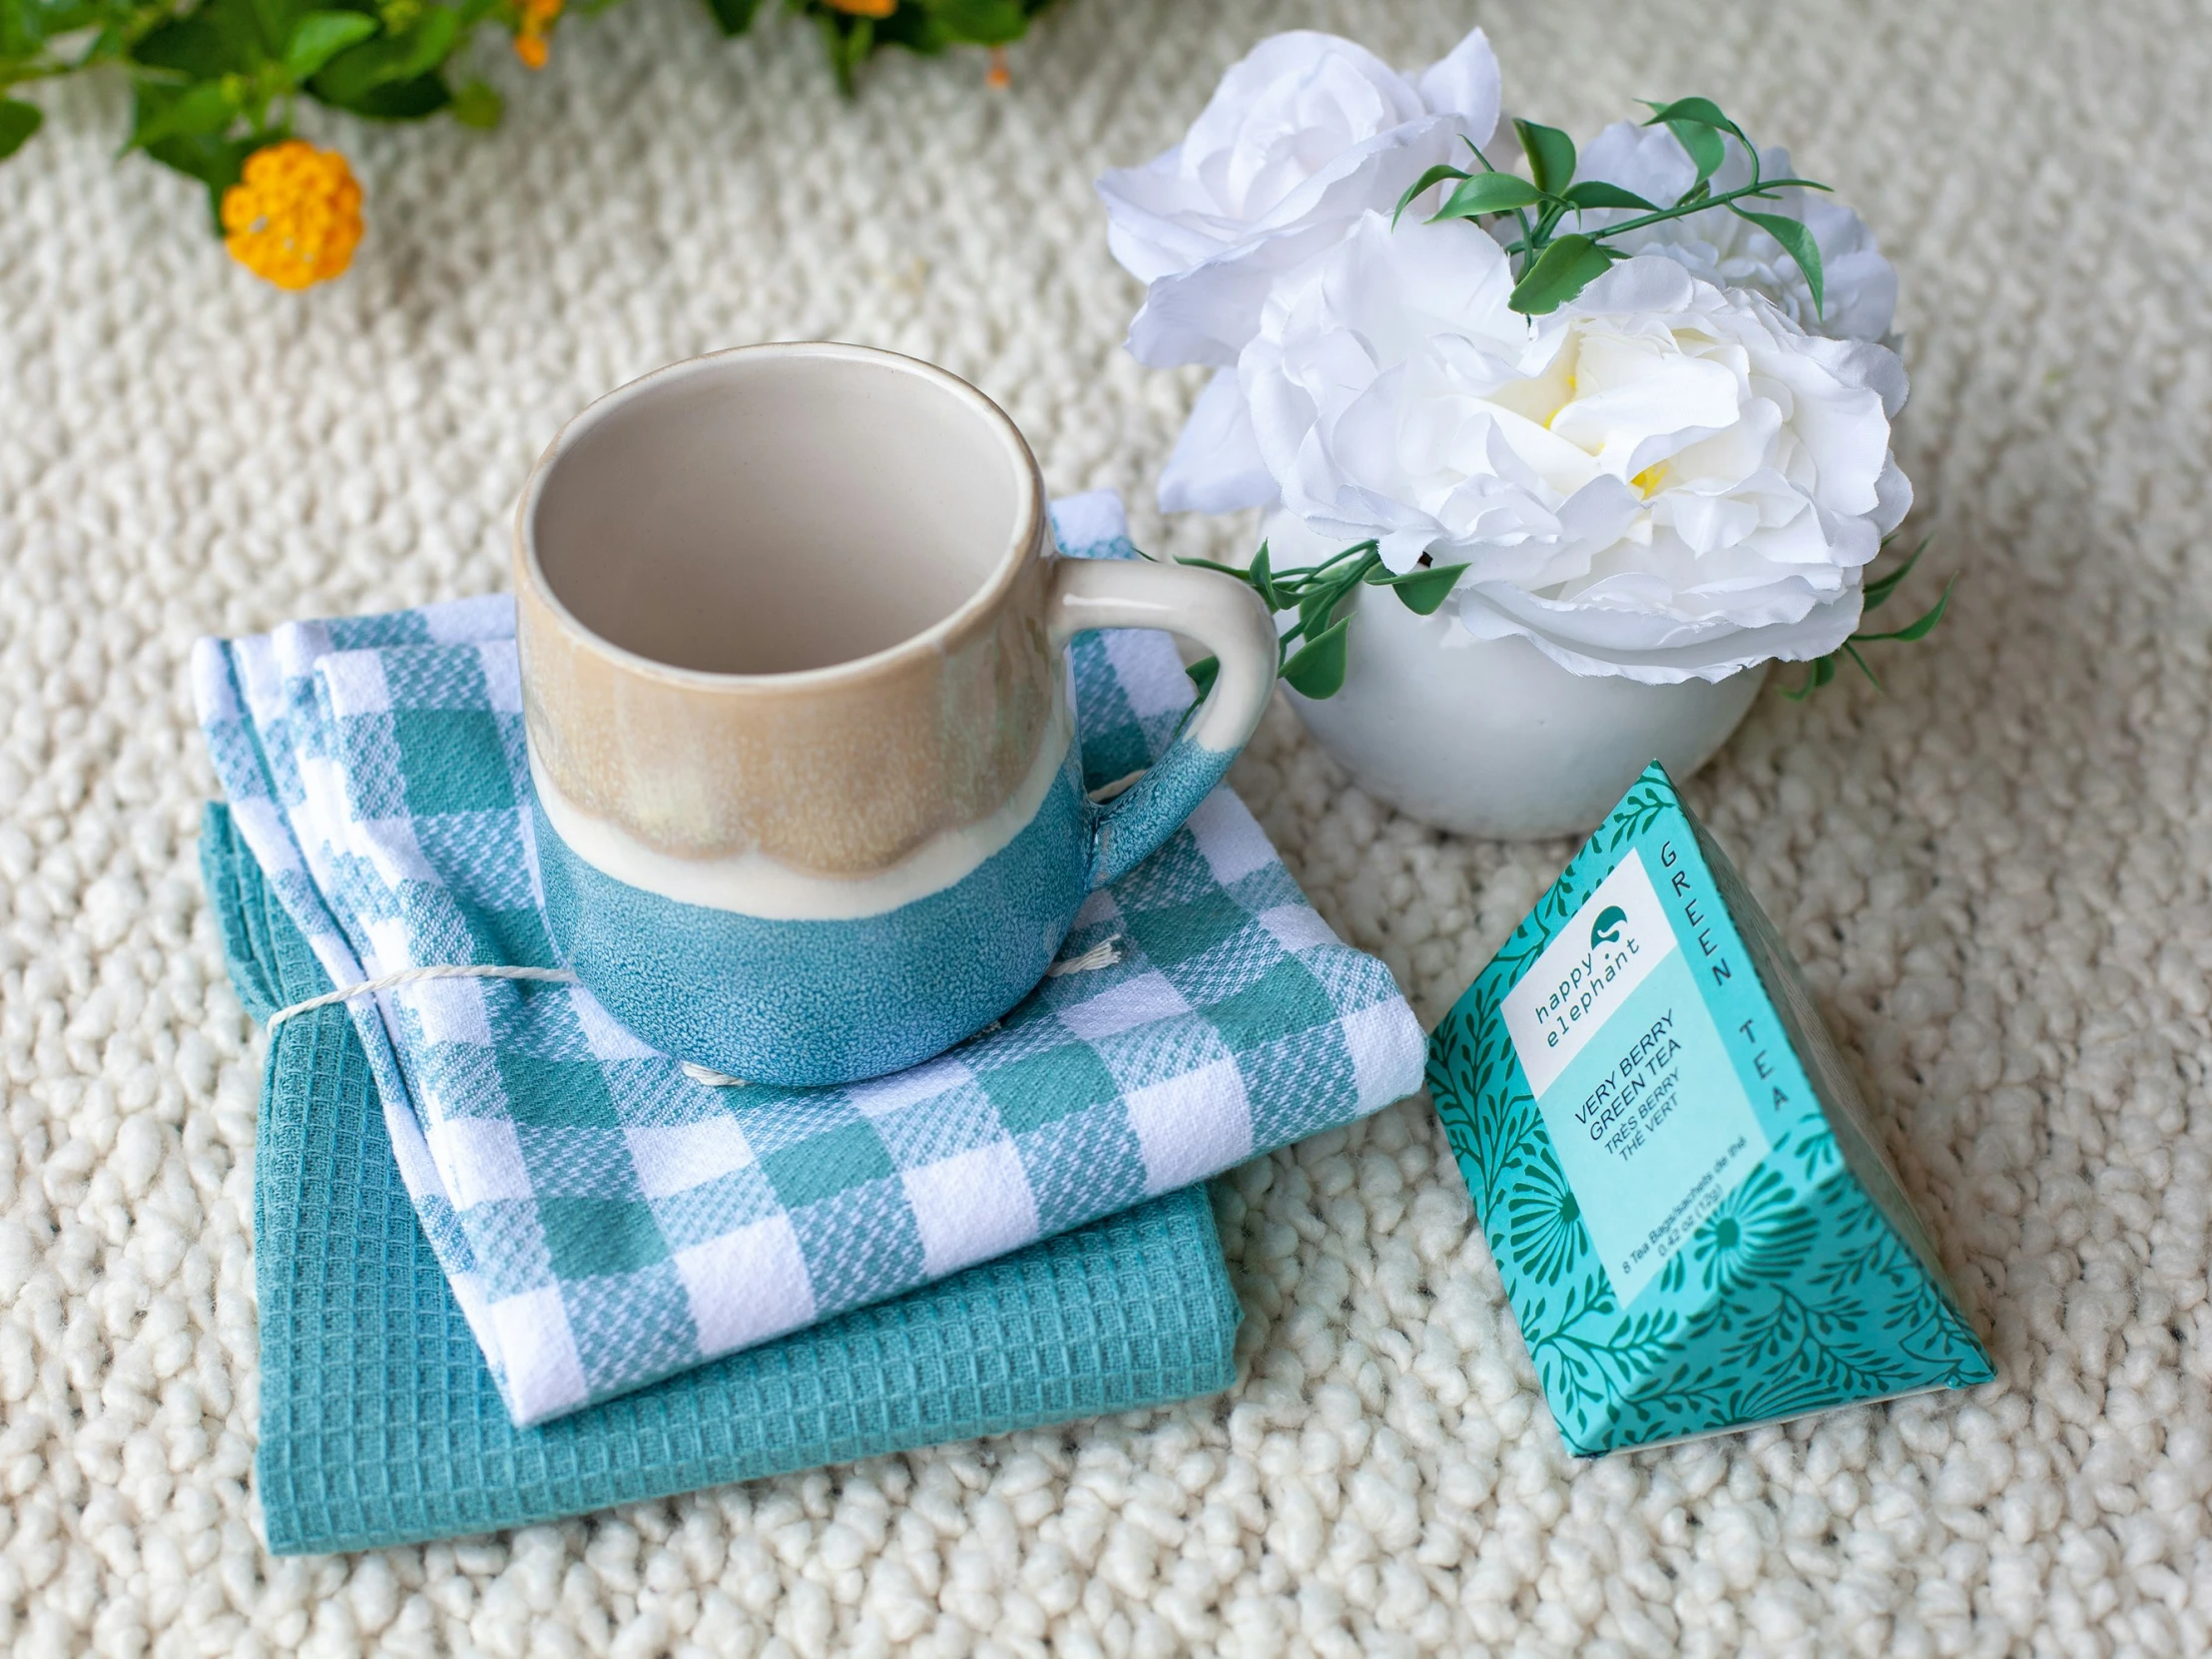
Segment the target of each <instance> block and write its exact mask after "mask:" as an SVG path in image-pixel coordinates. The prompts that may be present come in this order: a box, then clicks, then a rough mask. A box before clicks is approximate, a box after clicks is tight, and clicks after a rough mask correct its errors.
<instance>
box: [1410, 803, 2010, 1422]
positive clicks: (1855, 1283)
mask: <svg viewBox="0 0 2212 1659" xmlns="http://www.w3.org/2000/svg"><path fill="white" fill-rule="evenodd" d="M1428 1081H1429V1088H1430V1092H1431V1094H1432V1095H1433V1097H1434V1099H1435V1102H1436V1110H1437V1113H1438V1115H1439V1116H1440V1117H1441V1118H1442V1119H1443V1123H1444V1129H1445V1132H1446V1134H1447V1136H1448V1138H1449V1139H1450V1142H1451V1147H1452V1151H1453V1152H1454V1154H1456V1156H1457V1158H1458V1161H1459V1168H1460V1171H1461V1173H1462V1174H1463V1175H1465V1177H1466V1182H1467V1190H1468V1192H1469V1193H1470V1194H1471V1195H1472V1197H1473V1199H1474V1211H1475V1216H1476V1218H1477V1220H1479V1221H1480V1223H1481V1225H1482V1231H1483V1233H1484V1235H1485V1236H1486V1237H1487V1238H1488V1240H1489V1243H1490V1250H1491V1253H1492V1255H1494V1256H1495V1257H1496V1259H1497V1265H1498V1272H1499V1273H1500V1275H1502V1277H1503V1279H1504V1282H1505V1293H1506V1296H1507V1298H1508V1299H1509V1300H1510V1301H1511V1303H1512V1305H1513V1313H1514V1315H1515V1317H1516V1318H1517V1319H1518V1320H1519V1322H1520V1328H1521V1335H1522V1337H1523V1339H1524V1340H1525V1341H1526V1342H1527V1344H1528V1351H1529V1355H1530V1357H1531V1358H1532V1359H1533V1360H1534V1362H1535V1366H1536V1373H1537V1376H1538V1377H1539V1378H1540V1379H1541V1381H1542V1383H1543V1388H1544V1396H1545V1398H1546V1399H1547V1400H1549V1401H1550V1404H1551V1412H1552V1415H1553V1417H1554V1418H1555V1419H1557V1421H1558V1424H1559V1431H1560V1433H1561V1435H1562V1436H1563V1437H1564V1438H1565V1440H1566V1442H1567V1445H1568V1446H1569V1448H1570V1449H1572V1450H1573V1451H1574V1452H1576V1453H1577V1454H1578V1455H1581V1456H1595V1455H1597V1454H1598V1453H1600V1452H1606V1451H1617V1450H1620V1449H1621V1448H1623V1447H1626V1446H1635V1445H1647V1444H1650V1443H1652V1442H1653V1441H1658V1440H1671V1439H1679V1438H1682V1437H1685V1436H1688V1435H1694V1434H1703V1433H1710V1432H1714V1431H1716V1430H1720V1429H1726V1428H1736V1427H1742V1426H1746V1425H1749V1424H1752V1423H1757V1422H1767V1421H1772V1420H1774V1419H1776V1418H1780V1417H1787V1416H1795V1415H1798V1414H1800V1413H1803V1412H1806V1411H1813V1410H1819V1409H1822V1408H1824V1407H1828V1406H1834V1405H1844V1404H1849V1403H1852V1402H1854V1401H1860V1400H1870V1399H1882V1398H1888V1397H1892V1396H1895V1395H1898V1394H1905V1393H1915V1392H1919V1391H1922V1390H1924V1389H1930V1388H1945V1387H1962V1386H1964V1385H1966V1384H1968V1383H1983V1382H1986V1381H1988V1380H1989V1379H1990V1378H1991V1377H1992V1376H1994V1375H1995V1374H1994V1372H1993V1371H1992V1369H1991V1367H1990V1365H1989V1359H1988V1356H1987V1355H1986V1354H1985V1353H1984V1352H1983V1351H1982V1347H1981V1344H1980V1342H1979V1341H1978V1340H1977V1339H1976V1337H1975V1336H1974V1333H1973V1330H1972V1328H1971V1326H1970V1325H1968V1323H1967V1322H1966V1320H1965V1318H1964V1317H1963V1316H1962V1315H1961V1313H1960V1311H1959V1305H1958V1301H1957V1298H1956V1296H1955V1295H1954V1294H1953V1293H1952V1291H1951V1290H1950V1288H1949V1286H1948V1285H1947V1284H1945V1283H1944V1280H1943V1277H1942V1273H1941V1271H1940V1269H1939V1268H1938V1266H1937V1264H1936V1251H1935V1247H1934V1246H1933V1245H1932V1244H1931V1243H1930V1241H1929V1237H1928V1234H1927V1233H1926V1231H1925V1230H1924V1229H1923V1228H1922V1226H1921V1223H1920V1220H1919V1218H1918V1217H1916V1216H1915V1215H1914V1213H1913V1210H1912V1207H1911V1206H1910V1205H1909V1204H1908V1203H1907V1201H1906V1197H1905V1194H1904V1192H1903V1190H1902V1189H1901V1188H1900V1187H1899V1185H1898V1181H1897V1177H1896V1176H1895V1175H1894V1174H1893V1173H1892V1172H1891V1170H1890V1167H1889V1165H1888V1163H1887V1161H1886V1160H1885V1159H1884V1157H1883V1155H1882V1153H1881V1151H1880V1149H1879V1147H1878V1145H1877V1142H1876V1140H1875V1138H1874V1136H1873V1135H1872V1134H1871V1133H1870V1132H1869V1130H1868V1128H1867V1126H1866V1114H1865V1107H1864V1105H1863V1104H1862V1102H1861V1100H1860V1098H1859V1093H1858V1090H1857V1089H1856V1087H1855V1086H1854V1085H1853V1083H1852V1080H1851V1075H1850V1073H1849V1072H1848V1071H1847V1070H1846V1069H1845V1067H1844V1064H1843V1061H1842V1058H1841V1057H1840V1056H1839V1055H1838V1053H1837V1052H1836V1047H1835V1044H1834V1043H1833V1042H1832V1041H1831V1040H1830V1038H1829V1035H1828V1032H1827V1031H1826V1029H1825V1028H1824V1027H1823V1026H1822V1024H1821V1021H1820V1016H1819V1014H1818V1013H1817V1011H1816V1010H1815V1008H1814V1006H1813V1002H1812V999H1811V997H1810V995H1809V994H1808V992H1807V991H1806V988H1805V984H1804V981H1803V979H1802V978H1801V977H1800V976H1799V973H1798V968H1797V964H1796V963H1795V962H1794V961H1792V960H1791V957H1790V953H1789V951H1788V949H1787V948H1786V947H1785V946H1784V945H1783V943H1782V940H1781V938H1780V936H1779V935H1778V934H1777V933H1776V932H1775V930H1774V925H1773V923H1772V922H1770V921H1769V920H1768V919H1767V917H1766V914H1765V912H1764V911H1762V910H1761V909H1760V907H1759V904H1758V901H1757V900H1756V899H1754V898H1753V897H1752V896H1751V893H1750V891H1749V890H1748V889H1747V888H1746V887H1745V886H1744V884H1743V881H1742V878H1741V877H1739V876H1738V875H1737V873H1736V871H1735V869H1734V868H1733V867H1732V866H1731V865H1730V864H1729V862H1728V859H1727V857H1726V855H1724V854H1723V853H1722V852H1721V850H1720V848H1719V847H1718V846H1717V845H1716V844H1714V842H1713V840H1712V838H1711V837H1710V836H1709V835H1707V834H1706V833H1705V831H1704V830H1703V829H1702V828H1701V827H1700V826H1699V825H1698V824H1697V823H1696V821H1695V820H1693V819H1692V818H1691V817H1690V814H1689V812H1688V810H1687V809H1686V808H1685V807H1684V806H1683V804H1682V801H1681V798H1680V797H1679V796H1678V795H1677V794H1676V793H1675V789H1674V785H1673V783H1672V782H1671V781H1670V780H1669V779H1668V777H1667V775H1666V772H1665V771H1664V770H1663V769H1662V768H1661V767H1659V766H1658V765H1657V764H1656V763H1654V764H1653V765H1652V766H1651V767H1650V768H1649V769H1647V770H1646V771H1645V773H1644V775H1643V776H1642V778H1640V779H1639V780H1637V783H1636V786H1635V788H1633V789H1632V790H1630V791H1629V793H1628V795H1627V796H1626V798H1625V799H1623V800H1622V801H1621V803H1620V805H1619V806H1617V807H1615V808H1614V809H1613V812H1612V814H1611V816H1610V817H1608V818H1607V819H1606V821H1605V822H1604V823H1603V824H1602V825H1600V826H1599V827H1598V830H1597V833H1596V834H1594V835H1593V836H1591V838H1590V840H1589V842H1588V843H1587V844H1586V845H1585V846H1584V847H1583V848H1582V850H1581V851H1580V852H1579V853H1577V854H1576V856H1575V858H1574V861H1573V862H1572V863H1570V864H1568V866H1567V868H1566V871H1565V873H1563V874H1562V875H1561V876H1560V877H1559V879H1558V880H1557V881H1556V882H1555V883H1553V885H1552V888H1551V890H1550V891H1549V892H1548V893H1546V894H1545V895H1544V897H1543V900H1542V902H1540V903H1539V904H1538V905H1537V906H1536V908H1535V909H1534V910H1533V911H1532V912H1531V913H1530V914H1529V915H1528V917H1527V918H1526V919H1525V920H1523V921H1522V922H1521V924H1520V926H1519V928H1518V929H1516V930H1515V932H1514V934H1513V936H1512V938H1511V939H1510V940H1508V941H1507V943H1506V945H1505V948H1504V949H1502V950H1500V951H1499V952H1498V954H1497V957H1496V959H1495V960H1493V961H1492V962H1491V963H1490V965H1489V966H1488V967H1487V968H1485V969H1484V970H1483V971H1482V974H1481V976H1480V977H1479V978H1477V979H1476V980H1475V982H1474V984H1473V985H1472V986H1470V987H1469V988H1468V990H1467V993H1466V994H1465V995H1464V996H1462V997H1461V998H1460V999H1459V1001H1458V1004H1457V1005H1456V1006H1455V1007H1454V1008H1453V1009H1452V1010H1451V1012H1450V1013H1449V1014H1447V1015H1446V1016H1445V1017H1444V1020H1443V1023H1442V1024H1441V1025H1439V1026H1438V1027H1437V1029H1436V1034H1435V1036H1434V1038H1433V1039H1432V1041H1431V1042H1430V1045H1429V1065H1428Z"/></svg>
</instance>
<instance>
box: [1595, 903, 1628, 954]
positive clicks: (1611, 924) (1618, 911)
mask: <svg viewBox="0 0 2212 1659" xmlns="http://www.w3.org/2000/svg"><path fill="white" fill-rule="evenodd" d="M1627 925H1628V912H1627V911H1626V910H1624V909H1622V908H1621V907H1620V906H1619V905H1618V904H1608V905H1606V906H1605V908H1604V909H1602V910H1600V911H1599V912H1598V914H1597V921H1596V922H1595V923H1594V924H1593V925H1592V926H1591V928H1590V948H1591V949H1592V950H1595V949H1596V948H1597V947H1598V946H1599V945H1601V944H1618V943H1619V942H1620V936H1621V929H1622V928H1623V927H1626V926H1627Z"/></svg>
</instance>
